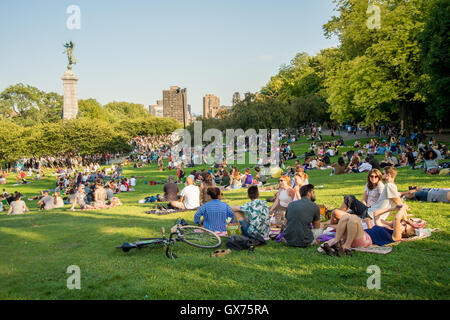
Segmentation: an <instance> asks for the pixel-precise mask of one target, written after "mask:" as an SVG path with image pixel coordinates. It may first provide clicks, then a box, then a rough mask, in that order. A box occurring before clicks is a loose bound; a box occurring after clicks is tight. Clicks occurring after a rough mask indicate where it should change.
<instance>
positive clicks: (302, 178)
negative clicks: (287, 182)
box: [294, 172, 308, 200]
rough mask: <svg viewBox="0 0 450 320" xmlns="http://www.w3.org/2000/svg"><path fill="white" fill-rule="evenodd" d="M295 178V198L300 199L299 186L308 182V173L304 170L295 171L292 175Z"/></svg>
mask: <svg viewBox="0 0 450 320" xmlns="http://www.w3.org/2000/svg"><path fill="white" fill-rule="evenodd" d="M294 180H295V187H294V191H295V195H296V197H297V200H300V199H301V198H302V197H301V196H300V188H301V187H303V186H304V185H306V184H308V183H306V181H307V180H308V175H307V174H306V173H305V172H297V173H296V174H295V176H294Z"/></svg>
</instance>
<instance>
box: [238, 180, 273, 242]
mask: <svg viewBox="0 0 450 320" xmlns="http://www.w3.org/2000/svg"><path fill="white" fill-rule="evenodd" d="M247 196H248V198H249V199H250V200H251V201H250V202H247V203H245V204H243V205H241V206H232V207H231V210H233V211H234V219H235V220H236V221H239V223H240V224H241V230H242V234H243V235H244V236H246V237H249V236H251V235H260V236H262V237H263V238H264V239H268V237H269V233H270V215H269V208H268V207H267V202H266V201H264V200H260V199H259V191H258V187H257V186H250V187H249V188H248V190H247Z"/></svg>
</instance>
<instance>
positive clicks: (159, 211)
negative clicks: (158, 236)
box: [145, 209, 195, 216]
mask: <svg viewBox="0 0 450 320" xmlns="http://www.w3.org/2000/svg"><path fill="white" fill-rule="evenodd" d="M192 210H195V209H183V210H182V209H153V210H150V211H145V213H147V214H156V215H158V216H162V215H166V214H171V213H177V212H186V211H192Z"/></svg>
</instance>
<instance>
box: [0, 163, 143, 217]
mask: <svg viewBox="0 0 450 320" xmlns="http://www.w3.org/2000/svg"><path fill="white" fill-rule="evenodd" d="M94 169H95V168H94ZM97 169H98V170H97V171H92V172H90V173H89V172H87V171H84V172H78V171H77V170H76V171H74V172H72V173H70V174H69V173H68V172H67V171H65V170H61V169H58V170H57V174H58V177H57V181H56V188H55V189H52V190H44V191H41V192H40V194H39V195H37V196H34V197H32V198H29V199H28V201H36V200H37V201H38V205H39V210H52V209H57V208H63V207H64V205H70V208H71V210H72V211H74V210H75V208H76V207H77V206H78V207H79V209H81V210H94V209H106V208H112V207H115V206H118V205H120V204H121V203H120V200H119V199H118V198H117V196H116V195H115V194H117V193H121V192H127V191H133V190H134V189H133V187H134V186H136V178H135V177H134V176H133V177H131V178H130V179H128V178H125V177H123V175H122V174H123V172H122V170H123V168H122V166H121V165H119V166H118V167H114V169H113V171H109V173H110V175H109V176H108V175H107V172H106V171H105V170H104V169H103V170H100V169H99V168H97ZM6 194H7V193H6ZM17 197H18V193H16V194H13V195H8V196H7V197H5V194H3V195H2V197H1V199H0V200H3V203H2V206H3V207H5V208H6V207H7V206H9V207H10V208H9V214H23V213H24V208H23V206H22V205H21V204H22V202H20V205H18V204H15V203H14V202H15V201H18V200H17ZM20 197H22V195H20ZM20 201H23V200H20Z"/></svg>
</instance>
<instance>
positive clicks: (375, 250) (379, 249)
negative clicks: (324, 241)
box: [317, 245, 392, 254]
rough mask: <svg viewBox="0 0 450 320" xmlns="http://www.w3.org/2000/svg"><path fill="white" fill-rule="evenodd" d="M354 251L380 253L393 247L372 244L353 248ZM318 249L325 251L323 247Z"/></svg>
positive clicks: (384, 252) (386, 251) (389, 250)
mask: <svg viewBox="0 0 450 320" xmlns="http://www.w3.org/2000/svg"><path fill="white" fill-rule="evenodd" d="M351 249H352V250H353V251H359V252H370V253H378V254H388V253H390V252H391V251H392V248H391V247H380V246H377V245H371V246H368V247H360V248H351ZM317 251H319V252H321V253H325V252H324V251H323V249H322V248H321V247H319V248H317Z"/></svg>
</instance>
